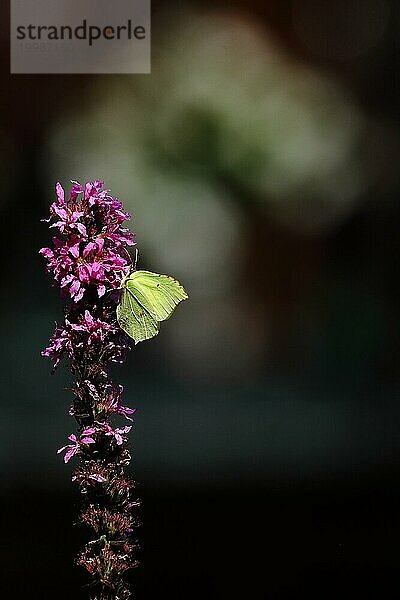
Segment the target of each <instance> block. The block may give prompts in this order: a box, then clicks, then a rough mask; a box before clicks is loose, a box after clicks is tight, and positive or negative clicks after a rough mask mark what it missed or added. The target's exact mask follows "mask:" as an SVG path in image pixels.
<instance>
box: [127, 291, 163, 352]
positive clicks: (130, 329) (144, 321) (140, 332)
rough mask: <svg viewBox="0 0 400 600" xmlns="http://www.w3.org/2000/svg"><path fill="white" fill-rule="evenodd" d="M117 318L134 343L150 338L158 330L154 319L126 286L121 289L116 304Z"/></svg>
mask: <svg viewBox="0 0 400 600" xmlns="http://www.w3.org/2000/svg"><path fill="white" fill-rule="evenodd" d="M117 319H118V323H119V326H120V327H121V329H123V330H124V331H125V333H127V334H128V335H129V336H130V337H131V338H132V339H133V340H134V341H135V344H138V343H139V342H143V341H144V340H149V339H151V338H152V337H154V336H155V335H157V333H158V331H159V325H158V323H157V321H156V319H154V317H153V316H152V315H151V314H149V313H148V312H147V311H146V310H145V309H144V308H143V307H142V306H141V305H140V304H139V302H138V301H137V300H136V298H135V296H134V295H133V294H132V293H131V292H130V291H129V290H128V289H127V288H124V289H123V290H122V294H121V300H120V303H119V304H118V306H117Z"/></svg>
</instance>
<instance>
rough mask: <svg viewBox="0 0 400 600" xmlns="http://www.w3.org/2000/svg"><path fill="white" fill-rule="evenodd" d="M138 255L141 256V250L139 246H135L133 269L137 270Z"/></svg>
mask: <svg viewBox="0 0 400 600" xmlns="http://www.w3.org/2000/svg"><path fill="white" fill-rule="evenodd" d="M138 257H139V250H138V249H137V248H135V261H134V263H133V270H134V271H136V266H137V262H138Z"/></svg>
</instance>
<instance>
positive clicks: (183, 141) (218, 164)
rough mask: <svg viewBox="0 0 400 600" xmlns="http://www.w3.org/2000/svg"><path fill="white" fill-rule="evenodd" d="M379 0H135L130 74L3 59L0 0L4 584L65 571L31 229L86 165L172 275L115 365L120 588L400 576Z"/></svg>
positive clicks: (392, 201)
mask: <svg viewBox="0 0 400 600" xmlns="http://www.w3.org/2000/svg"><path fill="white" fill-rule="evenodd" d="M399 9H400V7H399V4H398V3H397V2H396V1H395V0H392V1H391V2H390V1H386V2H382V1H378V0H375V1H374V0H365V1H361V0H360V1H349V2H344V1H340V2H323V1H317V0H315V1H311V0H305V1H304V2H300V1H299V2H290V1H289V0H284V1H280V2H278V1H276V2H272V1H271V2H268V3H266V2H265V3H264V2H261V1H246V2H236V3H232V2H229V3H228V2H213V3H208V4H207V3H199V4H195V3H193V5H192V3H189V2H185V3H178V2H168V3H167V2H166V3H165V4H164V3H162V2H153V34H152V35H153V40H152V45H153V72H152V74H151V75H148V76H113V75H110V76H102V77H99V76H79V77H78V76H62V77H61V76H56V75H52V76H39V75H18V76H17V75H10V74H9V50H8V18H9V15H8V9H7V7H6V6H4V3H3V4H2V7H1V19H2V25H3V27H2V37H1V57H0V59H1V65H2V81H3V84H4V88H3V92H2V94H1V98H0V102H1V114H2V121H1V125H0V154H1V160H0V163H1V164H0V173H1V182H2V184H1V192H0V210H1V236H0V243H1V246H2V248H1V250H2V251H1V263H0V265H1V266H0V268H1V280H2V291H3V293H2V294H1V296H0V303H1V315H0V319H1V332H2V344H1V346H0V354H1V356H0V364H1V365H2V373H1V381H0V389H1V398H2V404H1V409H0V424H1V436H0V444H1V448H0V449H1V452H0V469H1V488H2V493H1V496H0V506H1V515H2V529H1V556H0V565H1V567H0V570H1V580H2V586H1V592H2V596H4V597H12V598H47V597H54V598H71V597H74V598H81V597H82V598H84V597H86V594H87V591H86V590H85V589H83V590H82V591H81V586H82V585H83V584H84V582H85V577H84V574H83V573H80V572H79V570H78V569H75V568H73V566H72V556H73V554H74V553H75V552H76V551H77V550H78V549H79V547H80V545H82V543H83V540H84V533H83V532H80V531H79V530H78V529H77V528H72V526H71V524H72V522H73V521H74V519H75V517H76V505H77V498H76V497H75V496H74V495H73V486H72V484H71V482H70V472H71V469H70V467H69V466H67V467H65V466H64V465H63V463H62V461H61V460H60V457H58V456H56V454H55V451H56V449H57V448H58V447H59V446H61V445H63V443H64V440H65V439H66V436H67V435H68V434H69V433H70V432H71V431H72V430H73V427H74V425H73V423H72V421H71V418H70V417H68V414H67V412H68V404H69V395H68V392H67V391H65V389H64V388H65V386H66V385H67V373H66V371H65V370H63V369H60V371H59V372H58V373H57V374H56V375H54V376H51V375H50V371H51V365H50V363H49V362H48V361H46V360H45V359H43V358H41V357H40V350H41V349H42V348H43V347H44V346H45V345H46V343H47V339H48V337H49V336H50V334H51V333H52V328H53V322H54V321H55V320H56V319H57V318H59V317H60V314H61V305H60V302H59V300H58V296H57V292H56V290H55V289H52V288H51V286H50V281H49V279H48V278H47V277H46V275H45V274H44V272H43V263H42V260H41V258H40V257H39V256H38V253H37V251H38V249H39V248H40V247H41V246H43V245H46V244H47V243H48V241H49V233H48V231H47V229H46V226H45V224H43V223H41V222H40V219H41V218H43V217H45V216H46V214H47V211H48V205H49V203H50V202H51V201H52V199H53V189H54V183H55V181H56V180H58V179H60V180H61V181H62V183H63V184H64V185H68V180H69V179H71V178H72V179H75V178H77V179H81V180H84V179H85V178H93V177H97V178H104V179H105V180H106V183H108V184H110V186H111V187H112V191H113V192H114V194H115V195H117V196H119V197H120V198H121V200H123V201H124V202H125V203H126V204H127V207H128V209H129V210H130V211H131V212H132V213H133V224H132V227H133V229H134V230H135V231H136V232H137V234H138V241H139V247H140V249H141V257H142V258H141V266H142V267H150V268H151V269H153V270H155V271H164V270H165V271H167V272H169V273H171V274H173V275H175V276H177V277H179V278H180V279H182V281H183V282H184V283H185V285H186V286H187V288H188V290H189V293H190V297H191V298H190V302H188V303H185V304H186V305H185V306H183V307H182V308H181V309H179V311H178V312H177V315H176V316H175V317H174V318H173V319H172V320H171V322H169V323H168V324H166V325H165V328H163V331H162V332H161V334H160V336H159V338H157V339H156V340H154V341H152V342H151V343H149V344H141V345H139V346H138V347H137V348H135V349H134V350H133V351H132V353H131V355H130V357H129V361H128V364H127V365H126V366H125V367H123V368H121V369H120V370H119V371H118V372H116V374H115V376H116V378H117V379H120V380H121V381H122V382H123V383H124V385H125V390H126V398H127V403H128V405H130V406H134V407H137V408H138V417H137V419H136V426H135V431H134V436H133V438H134V451H133V456H134V460H133V469H134V476H135V477H136V479H137V480H138V482H139V494H140V496H141V497H142V499H143V510H142V519H143V522H144V525H143V527H142V528H141V529H140V538H141V543H142V557H141V559H142V566H141V567H140V568H139V569H138V570H136V571H135V572H134V573H132V581H133V587H134V590H135V597H136V598H137V599H138V600H140V599H142V598H143V599H145V598H146V599H150V598H151V599H153V598H161V597H172V598H174V599H175V600H180V599H182V600H183V599H185V600H186V599H188V598H190V599H191V600H196V599H197V598H208V599H210V600H211V599H214V598H215V599H217V598H218V599H222V598H223V599H225V598H226V599H234V598H251V599H254V600H258V599H264V598H265V599H276V600H283V599H289V598H290V599H292V598H298V597H303V596H304V597H307V598H318V599H321V598H324V599H330V598H332V599H333V598H335V599H337V598H341V599H342V598H352V599H354V598H385V599H386V600H389V599H390V598H399V597H400V583H399V565H400V550H399V534H400V518H399V500H400V486H399V473H400V470H399V458H400V434H399V431H398V429H399V427H398V424H399V422H400V408H399V404H398V392H399V384H400V379H399V375H400V372H399V360H398V359H399V344H398V337H399V320H398V306H399V284H398V276H397V271H398V268H397V266H396V265H398V258H399V236H398V216H399V202H398V192H399V187H400V180H399V177H398V171H399V166H398V165H399V147H400V146H399V124H398V105H399V78H398V68H399V41H398V40H399V29H400V10H399ZM189 11H193V12H189ZM216 32H217V34H216ZM6 594H7V596H6Z"/></svg>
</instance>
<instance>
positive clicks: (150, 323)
mask: <svg viewBox="0 0 400 600" xmlns="http://www.w3.org/2000/svg"><path fill="white" fill-rule="evenodd" d="M187 298H188V295H187V293H186V291H185V288H184V287H183V286H182V285H181V284H180V283H179V281H177V280H176V279H174V278H173V277H169V276H168V275H159V274H158V273H152V272H151V271H134V272H133V273H132V274H131V275H129V276H128V277H127V278H126V279H125V280H124V281H123V284H122V292H121V299H120V302H119V304H118V307H117V319H118V323H119V326H120V327H121V329H123V330H124V331H125V332H126V333H127V334H128V335H129V336H130V337H131V338H133V340H134V341H135V344H138V343H139V342H143V341H144V340H149V339H150V338H152V337H154V336H155V335H157V333H158V332H159V329H160V322H161V321H165V320H166V319H168V318H169V317H170V316H171V315H172V313H173V312H174V310H175V308H176V307H177V306H178V304H179V302H181V301H182V300H186V299H187Z"/></svg>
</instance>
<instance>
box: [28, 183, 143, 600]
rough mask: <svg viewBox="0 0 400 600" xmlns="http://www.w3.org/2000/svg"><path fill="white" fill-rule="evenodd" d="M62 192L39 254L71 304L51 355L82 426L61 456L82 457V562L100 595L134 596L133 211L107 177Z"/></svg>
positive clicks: (78, 479)
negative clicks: (129, 223) (124, 317)
mask: <svg viewBox="0 0 400 600" xmlns="http://www.w3.org/2000/svg"><path fill="white" fill-rule="evenodd" d="M55 191H56V199H55V201H54V202H53V203H52V204H51V206H50V217H49V219H48V222H51V224H50V228H51V229H52V230H55V231H56V235H55V236H54V237H53V240H52V244H51V245H50V247H48V248H47V247H45V248H42V249H41V250H40V251H39V252H40V254H41V255H42V256H43V258H44V259H45V261H46V269H47V271H48V273H49V274H50V275H51V277H52V279H53V282H54V284H55V285H56V286H57V287H58V288H59V289H60V291H61V296H62V298H63V299H64V300H65V301H66V308H65V315H64V319H63V320H62V322H61V323H59V324H57V323H56V328H55V331H54V333H53V335H52V337H51V339H50V341H49V343H48V346H47V348H45V349H44V350H43V352H42V355H43V356H47V357H49V358H50V359H51V360H52V361H53V370H54V369H56V368H57V367H58V365H59V364H60V361H61V360H63V359H64V358H66V359H68V361H69V364H70V369H71V372H72V374H73V377H74V382H73V385H72V391H73V393H74V395H75V400H74V402H73V404H72V406H71V409H70V414H71V415H73V416H74V417H75V419H76V421H77V425H78V433H76V434H75V433H72V434H71V435H70V436H69V437H68V442H69V443H68V444H66V445H65V446H63V447H62V448H60V449H59V450H57V453H58V454H61V453H64V457H63V458H64V462H65V463H69V461H70V460H71V459H72V458H73V457H75V458H76V462H77V466H76V468H75V469H74V471H73V475H72V480H73V481H74V482H75V484H76V485H78V486H79V489H80V492H81V494H82V496H83V498H84V506H85V509H84V510H83V511H82V513H81V515H80V521H81V523H82V524H84V525H85V526H86V527H87V528H89V530H90V531H91V532H92V539H91V540H90V541H89V542H88V544H87V545H86V547H85V548H84V550H83V551H82V552H81V553H80V555H79V557H78V561H77V562H78V563H79V564H81V565H82V566H84V567H85V568H86V570H87V571H88V573H89V574H90V576H91V579H92V581H91V587H90V589H91V590H93V595H92V597H93V598H97V599H98V600H100V599H101V600H105V599H107V600H116V598H120V599H121V600H127V599H128V597H129V596H130V592H129V589H128V588H127V586H126V583H125V581H124V573H125V571H126V570H127V569H129V568H132V567H134V566H135V565H136V561H135V560H134V551H135V549H136V545H135V543H134V540H133V539H132V535H133V531H134V527H133V526H134V518H133V516H132V514H131V513H132V510H134V509H137V507H138V506H139V501H138V500H137V498H135V496H134V482H133V481H131V480H130V479H129V478H128V477H127V476H126V475H125V468H126V467H127V465H129V463H130V453H129V450H128V447H127V443H128V439H127V436H128V434H129V432H130V431H131V429H132V426H125V427H118V426H115V425H114V424H111V423H110V420H111V419H114V418H115V417H117V418H118V417H123V418H126V419H128V420H129V421H133V418H132V417H133V415H134V414H135V409H131V408H129V407H127V406H124V405H123V402H122V393H123V387H122V385H117V384H115V383H113V381H112V380H111V378H110V373H109V371H110V366H111V363H115V362H117V363H122V362H123V361H124V359H125V357H126V354H127V350H128V348H129V346H128V339H127V336H126V335H125V333H124V332H123V331H122V330H121V329H120V327H119V325H118V323H117V320H116V307H117V304H118V301H119V294H118V291H117V290H118V289H119V288H120V287H121V283H122V280H123V278H124V277H125V276H126V275H128V274H129V273H130V271H131V269H132V260H131V258H130V255H129V253H128V247H130V246H132V245H134V243H135V242H134V234H133V233H131V232H130V231H129V230H128V229H127V228H126V227H124V225H123V224H124V222H125V221H126V220H128V219H129V218H130V215H129V214H128V213H127V212H126V211H125V210H124V208H123V206H122V203H121V202H120V201H119V200H117V199H116V198H113V197H112V196H111V195H110V191H109V190H108V189H107V188H104V183H103V182H102V181H100V180H96V181H89V182H87V183H85V184H83V185H82V184H80V183H79V182H77V181H73V182H72V188H71V191H70V192H69V193H67V192H66V191H65V190H64V189H63V187H62V185H61V183H59V182H57V184H56V190H55ZM100 540H101V541H100Z"/></svg>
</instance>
